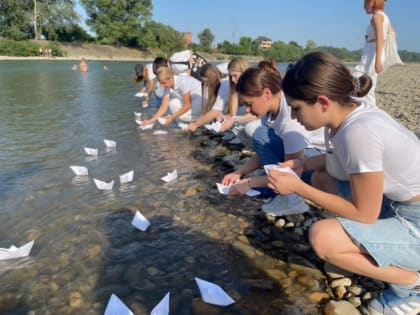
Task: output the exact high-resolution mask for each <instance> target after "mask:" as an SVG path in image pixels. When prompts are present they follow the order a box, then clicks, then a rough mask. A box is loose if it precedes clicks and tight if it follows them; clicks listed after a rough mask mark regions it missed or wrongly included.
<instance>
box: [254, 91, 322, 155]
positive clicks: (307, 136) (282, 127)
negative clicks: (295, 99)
mask: <svg viewBox="0 0 420 315" xmlns="http://www.w3.org/2000/svg"><path fill="white" fill-rule="evenodd" d="M261 122H262V124H265V125H267V126H268V127H270V128H273V129H274V132H275V133H276V135H277V136H278V137H279V138H281V139H282V140H283V145H284V152H285V154H294V153H297V152H300V151H303V150H304V149H305V148H307V147H311V146H313V145H312V141H311V132H309V131H307V130H306V129H305V127H303V126H302V125H301V124H300V123H298V122H297V121H296V120H293V119H292V116H291V113H290V108H289V106H288V105H287V102H286V99H285V98H284V94H283V93H281V101H280V110H279V113H278V115H277V117H275V118H273V117H272V116H271V114H268V115H266V116H264V117H263V118H262V119H261ZM322 140H323V138H322ZM322 143H323V141H321V146H322Z"/></svg>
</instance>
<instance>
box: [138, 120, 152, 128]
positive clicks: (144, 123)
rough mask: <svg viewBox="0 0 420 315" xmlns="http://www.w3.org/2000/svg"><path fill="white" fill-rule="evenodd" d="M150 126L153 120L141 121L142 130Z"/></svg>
mask: <svg viewBox="0 0 420 315" xmlns="http://www.w3.org/2000/svg"><path fill="white" fill-rule="evenodd" d="M151 124H153V120H152V119H149V120H145V121H143V124H142V125H141V126H142V127H143V128H144V127H146V126H148V125H151Z"/></svg>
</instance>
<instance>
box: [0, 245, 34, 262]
mask: <svg viewBox="0 0 420 315" xmlns="http://www.w3.org/2000/svg"><path fill="white" fill-rule="evenodd" d="M33 245H34V241H30V242H28V243H26V244H25V245H22V246H21V247H19V248H18V247H16V246H14V245H12V246H10V248H9V249H7V248H0V260H6V259H15V258H21V257H26V256H28V255H29V253H30V252H31V249H32V246H33Z"/></svg>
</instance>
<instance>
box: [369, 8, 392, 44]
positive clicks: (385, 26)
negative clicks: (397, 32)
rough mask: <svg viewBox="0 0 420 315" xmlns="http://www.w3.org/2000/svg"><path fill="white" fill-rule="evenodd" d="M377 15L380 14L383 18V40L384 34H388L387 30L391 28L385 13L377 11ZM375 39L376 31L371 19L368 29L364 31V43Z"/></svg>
mask: <svg viewBox="0 0 420 315" xmlns="http://www.w3.org/2000/svg"><path fill="white" fill-rule="evenodd" d="M377 13H378V14H382V15H383V17H384V23H383V24H382V27H383V34H384V38H385V37H386V34H388V31H389V28H390V26H391V23H390V21H389V18H388V16H387V15H386V14H385V12H383V11H378V12H377ZM375 39H376V31H375V26H374V24H373V18H372V19H371V21H370V23H369V25H368V28H367V30H366V41H367V42H370V41H373V40H375Z"/></svg>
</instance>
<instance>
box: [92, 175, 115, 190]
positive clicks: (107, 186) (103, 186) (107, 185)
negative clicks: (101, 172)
mask: <svg viewBox="0 0 420 315" xmlns="http://www.w3.org/2000/svg"><path fill="white" fill-rule="evenodd" d="M93 181H94V182H95V185H96V188H98V189H99V190H112V187H113V186H114V181H113V180H112V181H110V182H109V183H107V182H103V181H101V180H99V179H96V178H94V179H93Z"/></svg>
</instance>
